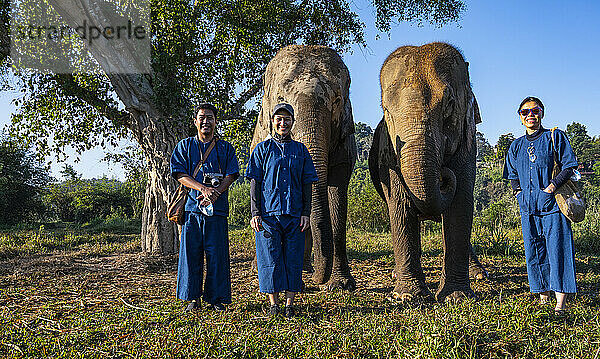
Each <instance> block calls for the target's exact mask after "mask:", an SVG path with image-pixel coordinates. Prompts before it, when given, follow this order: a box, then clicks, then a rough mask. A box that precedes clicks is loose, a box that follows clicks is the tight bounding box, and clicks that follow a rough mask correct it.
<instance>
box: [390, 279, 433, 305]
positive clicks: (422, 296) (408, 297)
mask: <svg viewBox="0 0 600 359" xmlns="http://www.w3.org/2000/svg"><path fill="white" fill-rule="evenodd" d="M390 298H391V299H392V300H399V301H401V302H408V303H431V302H434V301H435V299H434V297H433V293H431V291H430V290H429V288H427V286H425V284H424V283H423V284H420V285H415V286H412V285H411V286H407V285H406V284H396V287H395V288H394V290H393V291H392V292H391V293H390Z"/></svg>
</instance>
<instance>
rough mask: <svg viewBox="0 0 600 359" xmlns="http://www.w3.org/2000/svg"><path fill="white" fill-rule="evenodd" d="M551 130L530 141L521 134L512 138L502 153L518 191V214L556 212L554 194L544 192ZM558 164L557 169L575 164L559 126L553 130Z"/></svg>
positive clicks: (550, 158) (550, 161)
mask: <svg viewBox="0 0 600 359" xmlns="http://www.w3.org/2000/svg"><path fill="white" fill-rule="evenodd" d="M551 133H552V132H551V131H550V130H548V129H544V131H543V133H542V134H541V135H540V136H539V137H538V138H536V139H535V140H533V141H530V140H528V139H527V136H522V137H519V138H517V139H516V140H514V141H513V143H512V144H511V145H510V148H509V150H508V154H507V156H506V172H507V177H506V178H508V179H509V180H512V179H518V180H519V183H520V185H521V192H520V193H519V194H518V195H517V200H518V201H519V208H520V211H521V214H528V215H532V214H533V215H544V214H549V213H556V212H559V211H560V209H559V208H558V205H557V204H556V201H555V200H554V194H551V193H546V192H544V189H545V188H546V187H548V186H549V185H550V180H551V179H552V169H553V168H554V154H553V152H552V151H553V147H552V138H551ZM554 141H555V143H556V152H557V155H558V163H559V165H561V168H563V169H565V168H571V167H577V158H576V157H575V153H573V149H572V148H571V144H570V143H569V139H568V138H567V136H566V135H565V133H564V132H563V131H561V130H559V129H556V130H555V131H554Z"/></svg>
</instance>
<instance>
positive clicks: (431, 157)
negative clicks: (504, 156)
mask: <svg viewBox="0 0 600 359" xmlns="http://www.w3.org/2000/svg"><path fill="white" fill-rule="evenodd" d="M380 83H381V106H382V108H383V113H384V115H383V119H382V120H381V122H380V123H379V124H378V126H377V128H376V130H375V133H374V136H373V144H372V146H371V149H370V151H369V159H368V163H369V172H370V175H371V179H372V181H373V184H374V186H375V188H376V190H377V192H378V193H379V195H380V196H381V197H382V198H383V200H384V201H385V202H386V204H387V206H388V209H389V216H390V227H391V234H392V243H393V249H394V259H395V267H394V276H395V286H394V289H393V291H392V293H391V295H392V297H393V298H395V299H400V300H407V301H418V300H423V301H434V300H437V301H440V302H441V301H444V300H445V299H452V300H461V299H465V298H475V293H474V292H473V290H472V289H471V286H470V282H469V272H471V274H472V275H473V274H475V275H477V276H478V277H484V276H487V273H486V272H485V270H484V268H483V266H482V265H481V263H479V261H478V259H477V257H476V256H475V254H474V252H473V248H472V246H471V243H470V236H471V228H472V224H473V223H472V222H473V188H474V184H475V158H476V144H475V133H476V128H475V126H476V124H477V123H480V122H481V117H480V114H479V107H478V105H477V100H476V99H475V96H474V94H473V92H472V90H471V85H470V81H469V73H468V63H467V62H466V61H465V60H464V59H463V56H462V55H461V53H460V52H459V51H458V50H457V49H456V48H454V47H453V46H451V45H449V44H446V43H439V42H438V43H430V44H426V45H423V46H403V47H399V48H398V49H396V50H395V51H394V52H393V53H391V54H390V55H389V56H388V57H387V59H386V60H385V62H384V63H383V65H382V68H381V73H380ZM424 220H435V221H438V222H439V221H441V222H442V228H443V249H444V255H443V267H442V273H441V276H440V283H439V286H438V289H437V291H436V294H435V296H434V295H433V294H432V293H431V291H430V290H429V289H428V288H427V286H426V284H425V275H424V274H423V269H422V267H421V253H422V250H421V237H420V226H421V221H424Z"/></svg>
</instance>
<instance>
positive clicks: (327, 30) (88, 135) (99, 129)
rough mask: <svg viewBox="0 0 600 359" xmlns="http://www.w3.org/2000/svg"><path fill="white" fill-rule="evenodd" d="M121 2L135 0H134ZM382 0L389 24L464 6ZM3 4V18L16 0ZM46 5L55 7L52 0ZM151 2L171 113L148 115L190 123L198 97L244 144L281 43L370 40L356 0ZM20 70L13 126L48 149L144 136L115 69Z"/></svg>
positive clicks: (152, 78)
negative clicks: (111, 72) (106, 73)
mask: <svg viewBox="0 0 600 359" xmlns="http://www.w3.org/2000/svg"><path fill="white" fill-rule="evenodd" d="M121 5H122V6H123V7H126V6H127V2H126V3H125V5H123V3H120V5H119V6H121ZM374 5H375V9H376V11H377V13H378V21H377V26H378V28H379V29H380V30H382V31H389V24H390V23H393V22H394V21H396V20H398V21H418V22H421V21H424V20H425V21H429V22H432V23H435V24H438V25H441V24H444V23H446V22H448V21H456V20H457V19H458V17H459V16H460V14H461V12H462V11H463V10H464V5H463V3H462V2H461V1H457V0H444V1H411V2H404V1H400V2H399V1H376V2H375V3H374ZM0 6H1V8H2V12H1V13H0V15H2V18H3V19H4V18H5V17H6V16H4V15H5V14H7V13H8V7H9V2H8V1H3V2H2V3H0ZM40 6H46V7H47V8H48V11H49V13H52V15H53V16H56V14H54V12H53V11H52V7H51V6H49V5H40ZM150 6H151V9H150V10H151V11H150V13H151V19H150V21H151V26H152V32H153V34H156V36H153V37H152V44H151V45H152V59H151V63H152V70H153V72H152V74H150V75H148V76H147V80H148V83H149V86H150V87H151V88H148V89H144V91H148V92H149V93H150V95H151V96H150V97H151V101H152V104H151V105H152V107H154V108H156V109H160V111H161V113H162V116H161V118H160V119H154V118H152V119H149V120H150V121H167V119H171V120H173V125H174V126H180V128H182V129H183V130H186V129H187V130H189V131H191V130H192V127H191V121H190V119H191V118H192V116H193V110H194V105H197V104H198V103H200V102H206V101H210V102H212V103H214V104H216V105H217V107H218V108H219V109H220V112H221V114H220V118H221V120H222V121H223V123H224V124H227V126H224V127H222V128H223V129H224V133H223V135H224V137H225V138H226V139H229V140H231V141H233V143H234V144H235V145H240V146H242V145H245V146H248V142H249V134H251V131H252V128H253V123H254V121H256V107H257V101H256V99H257V96H258V95H259V93H260V87H261V76H262V74H263V72H264V70H265V67H266V65H267V63H268V62H269V61H270V59H271V58H272V57H273V56H274V55H275V53H276V52H277V51H278V50H279V49H280V48H282V47H284V46H286V45H290V44H307V45H310V44H317V45H327V46H330V47H333V48H334V49H336V50H338V51H339V52H341V53H344V52H346V51H348V50H349V49H350V46H351V45H352V44H358V45H360V46H363V47H364V46H366V45H367V44H366V41H365V38H364V26H365V25H364V24H363V23H362V22H361V21H360V19H359V17H358V15H357V14H356V13H354V12H352V11H351V9H350V2H348V1H347V0H311V1H295V0H283V1H276V2H269V1H267V2H264V1H242V0H235V1H226V0H200V1H194V2H190V1H181V0H176V1H162V0H161V1H152V2H151V5H150ZM116 10H126V9H121V8H120V9H116ZM78 20H79V19H78ZM0 34H1V32H0ZM8 40H9V38H8V37H6V38H5V37H0V43H1V45H2V46H3V48H4V47H6V48H8ZM0 60H2V59H1V58H0ZM80 60H81V59H80ZM81 61H82V63H80V64H78V65H79V66H80V67H81V68H98V63H97V61H95V60H94V59H93V58H88V59H84V60H81ZM0 63H1V61H0ZM16 75H17V77H16V78H17V79H20V81H18V82H17V85H16V86H15V87H16V88H17V90H21V91H22V92H23V93H24V97H22V98H20V99H18V100H16V102H15V104H16V105H17V106H18V112H17V113H16V114H14V115H13V118H12V121H13V125H12V133H13V135H14V136H19V138H21V139H23V140H28V141H31V144H33V145H34V146H35V148H36V151H37V153H38V154H40V156H44V155H48V154H50V153H55V154H63V153H64V149H65V147H66V146H71V147H73V148H74V149H75V150H76V151H77V152H78V153H81V152H82V151H84V150H86V149H89V148H92V147H94V146H97V145H100V146H103V145H107V144H112V145H115V144H116V143H117V141H118V140H119V139H123V138H129V137H131V136H132V137H134V138H136V139H137V140H138V142H140V143H141V138H139V136H141V133H140V128H139V125H138V122H137V121H136V119H133V118H132V117H131V116H130V114H129V113H128V112H127V111H126V110H124V109H123V107H122V104H121V103H120V101H119V96H128V94H127V93H126V92H127V90H125V93H124V94H123V93H117V91H115V88H114V87H113V84H112V82H111V77H110V76H103V75H102V76H101V75H86V74H78V73H75V74H37V73H31V72H27V71H20V72H16ZM136 96H137V95H136ZM121 100H123V99H121ZM230 128H231V129H232V130H231V131H230V130H229V129H230ZM181 132H184V131H181ZM50 139H52V141H49V140H50ZM49 144H50V145H49ZM242 157H243V156H242Z"/></svg>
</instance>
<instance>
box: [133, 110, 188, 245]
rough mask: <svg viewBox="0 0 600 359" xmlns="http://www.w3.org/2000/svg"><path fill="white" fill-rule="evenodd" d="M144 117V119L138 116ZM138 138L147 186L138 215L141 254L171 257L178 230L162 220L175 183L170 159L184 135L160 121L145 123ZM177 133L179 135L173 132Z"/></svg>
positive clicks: (176, 184)
mask: <svg viewBox="0 0 600 359" xmlns="http://www.w3.org/2000/svg"><path fill="white" fill-rule="evenodd" d="M142 117H145V116H142ZM138 122H139V123H143V122H146V123H147V124H148V126H147V127H145V128H144V130H143V131H140V132H139V134H140V135H141V136H140V138H138V142H139V143H140V145H141V147H142V150H143V151H144V154H145V156H146V160H147V162H148V182H147V185H146V195H145V200H144V210H143V212H142V234H141V247H142V251H144V252H147V253H159V254H173V253H177V251H178V250H179V229H178V227H177V225H175V224H174V223H172V222H169V220H168V219H167V217H166V210H167V205H168V203H169V199H171V196H172V195H173V194H174V193H175V189H176V188H177V186H178V183H177V181H176V180H175V179H173V178H172V177H171V175H170V172H171V171H170V163H169V162H170V158H171V153H172V152H173V149H174V148H175V145H176V144H177V142H178V141H179V139H181V138H184V137H185V136H186V134H185V133H184V131H182V129H181V127H177V126H169V125H168V122H169V121H165V120H162V119H148V120H147V121H138ZM177 129H179V131H177Z"/></svg>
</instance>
